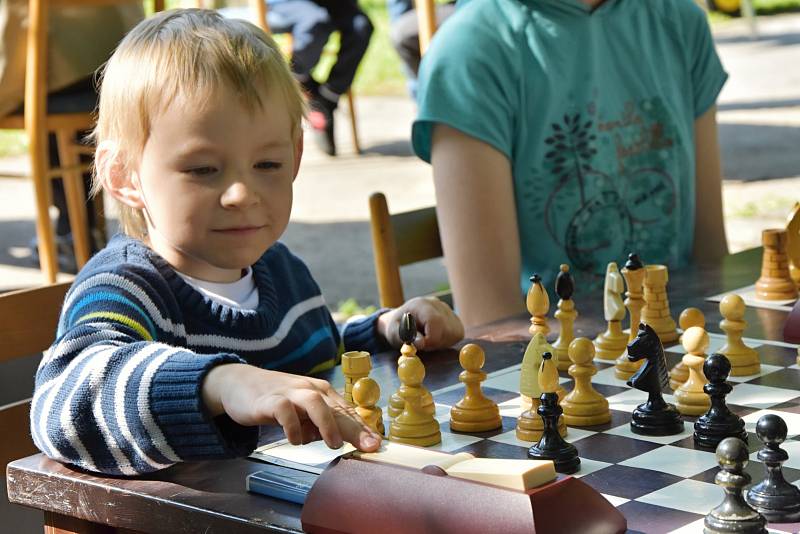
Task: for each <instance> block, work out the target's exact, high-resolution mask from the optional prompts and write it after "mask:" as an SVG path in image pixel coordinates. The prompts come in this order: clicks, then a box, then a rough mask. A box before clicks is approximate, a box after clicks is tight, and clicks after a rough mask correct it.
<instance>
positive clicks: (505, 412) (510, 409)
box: [497, 395, 526, 418]
mask: <svg viewBox="0 0 800 534" xmlns="http://www.w3.org/2000/svg"><path fill="white" fill-rule="evenodd" d="M497 407H498V408H500V415H501V416H503V417H514V418H517V417H519V416H520V415H521V414H522V412H523V411H524V410H525V409H526V408H523V406H522V397H521V396H520V395H517V396H516V397H515V398H513V399H510V400H507V401H505V402H501V403H499V404H498V405H497Z"/></svg>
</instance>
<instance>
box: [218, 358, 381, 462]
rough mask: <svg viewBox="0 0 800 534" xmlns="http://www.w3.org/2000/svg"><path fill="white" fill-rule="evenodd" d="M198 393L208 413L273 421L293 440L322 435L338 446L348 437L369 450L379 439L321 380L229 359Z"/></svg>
mask: <svg viewBox="0 0 800 534" xmlns="http://www.w3.org/2000/svg"><path fill="white" fill-rule="evenodd" d="M202 395H203V401H204V402H205V405H206V407H207V408H208V409H209V411H210V412H211V414H212V416H217V415H221V414H222V413H226V414H228V416H229V417H230V418H231V419H233V420H234V421H236V422H237V423H239V424H240V425H244V426H256V425H275V424H278V425H280V426H282V427H283V431H284V432H285V433H286V438H287V439H288V440H289V442H290V443H292V444H293V445H300V444H302V443H309V442H311V441H316V440H318V439H323V440H325V443H326V444H327V445H328V447H331V448H332V449H338V448H339V447H341V446H342V443H343V441H347V442H349V443H351V444H353V446H355V447H356V448H357V449H359V450H362V451H365V452H372V451H375V450H377V448H378V446H379V445H380V443H381V436H380V435H378V434H377V433H376V432H375V431H373V430H372V429H370V428H369V427H368V426H367V425H366V424H365V423H364V421H362V420H361V418H360V417H359V416H358V414H356V412H355V410H354V409H353V408H352V407H351V406H349V405H348V404H347V402H346V401H345V400H344V399H343V398H342V397H341V395H339V394H338V393H337V392H336V390H334V389H333V387H331V385H330V384H329V383H328V382H326V381H325V380H318V379H316V378H308V377H304V376H299V375H293V374H289V373H281V372H278V371H267V370H265V369H260V368H258V367H255V366H252V365H247V364H241V363H229V364H223V365H218V366H216V367H214V368H213V369H211V371H209V372H208V375H206V378H205V380H204V381H203V387H202Z"/></svg>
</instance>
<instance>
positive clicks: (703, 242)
mask: <svg viewBox="0 0 800 534" xmlns="http://www.w3.org/2000/svg"><path fill="white" fill-rule="evenodd" d="M716 113H717V108H716V106H712V107H711V108H710V109H709V110H708V111H706V112H705V113H704V114H703V115H701V116H700V117H698V118H697V119H696V120H695V121H694V134H695V141H694V143H695V176H696V180H695V225H694V246H693V249H692V258H693V259H694V260H695V261H701V262H702V261H708V260H715V259H719V258H721V257H723V256H725V255H726V254H727V253H728V242H727V240H726V238H725V224H724V218H723V211H722V169H721V163H720V155H719V142H718V139H717V116H716Z"/></svg>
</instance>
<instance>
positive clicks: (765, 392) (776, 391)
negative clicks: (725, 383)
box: [725, 384, 800, 408]
mask: <svg viewBox="0 0 800 534" xmlns="http://www.w3.org/2000/svg"><path fill="white" fill-rule="evenodd" d="M798 396H800V395H798V392H797V391H795V390H786V389H780V388H773V387H770V386H759V385H756V384H737V385H736V386H734V388H733V391H731V392H730V393H729V394H728V396H727V398H726V399H725V401H726V402H727V403H730V404H739V405H741V406H750V407H753V408H769V407H772V406H775V405H776V404H780V403H782V402H786V401H789V400H791V399H794V398H796V397H798Z"/></svg>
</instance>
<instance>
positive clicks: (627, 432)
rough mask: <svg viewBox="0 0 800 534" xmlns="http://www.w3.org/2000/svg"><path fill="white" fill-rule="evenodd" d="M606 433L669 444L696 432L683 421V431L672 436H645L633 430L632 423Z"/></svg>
mask: <svg viewBox="0 0 800 534" xmlns="http://www.w3.org/2000/svg"><path fill="white" fill-rule="evenodd" d="M605 433H606V434H613V435H615V436H623V437H626V438H631V439H641V440H644V441H651V442H653V443H660V444H661V445H669V444H670V443H674V442H676V441H681V440H683V439H686V438H687V437H691V435H692V434H693V433H694V427H693V426H692V425H691V424H689V423H687V422H685V421H684V423H683V431H682V432H681V433H680V434H672V435H671V436H644V435H642V434H636V433H634V432H633V430H631V425H620V426H618V427H615V428H612V429H611V430H606V432H605Z"/></svg>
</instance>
